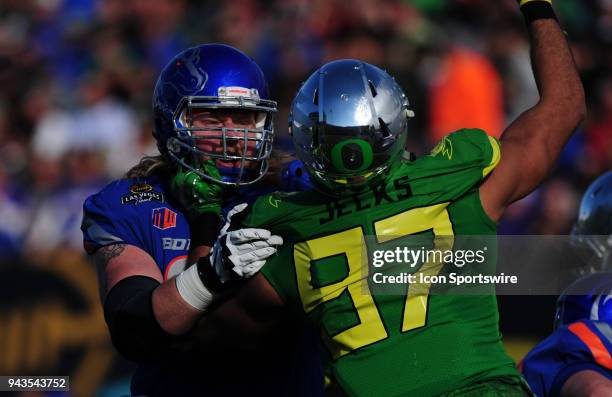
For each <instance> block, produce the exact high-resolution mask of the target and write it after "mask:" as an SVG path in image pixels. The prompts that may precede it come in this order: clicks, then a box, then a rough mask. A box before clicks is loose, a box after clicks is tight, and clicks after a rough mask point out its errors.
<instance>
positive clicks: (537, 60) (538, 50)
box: [480, 0, 586, 220]
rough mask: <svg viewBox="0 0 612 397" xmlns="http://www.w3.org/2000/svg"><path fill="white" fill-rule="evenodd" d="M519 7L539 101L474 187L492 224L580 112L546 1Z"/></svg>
mask: <svg viewBox="0 0 612 397" xmlns="http://www.w3.org/2000/svg"><path fill="white" fill-rule="evenodd" d="M521 4H522V5H521V11H522V12H523V15H524V16H525V19H526V21H527V27H528V30H529V37H530V42H531V59H532V67H533V71H534V75H535V80H536V83H537V85H538V90H539V93H540V100H539V102H538V103H537V104H536V105H535V106H533V107H532V108H530V109H528V110H527V111H526V112H524V113H523V114H521V115H520V116H519V117H518V118H517V119H516V120H514V122H513V123H512V124H510V125H509V126H508V127H507V128H506V130H505V131H504V133H503V135H502V137H501V146H502V156H501V161H500V163H499V165H498V166H497V168H496V169H495V170H494V171H493V172H492V173H491V175H490V176H489V178H488V179H487V180H486V181H485V182H484V183H483V184H482V186H481V188H480V198H481V201H482V205H483V207H484V209H485V211H486V213H487V214H488V215H489V217H491V219H493V220H498V219H499V218H500V217H501V215H502V213H503V211H504V210H505V209H506V207H507V206H508V205H510V204H511V203H512V202H514V201H516V200H518V199H520V198H522V197H524V196H526V195H527V194H529V193H530V192H532V191H533V190H534V189H535V188H536V187H537V186H538V185H539V184H540V183H541V182H542V180H543V179H544V178H545V177H546V176H547V175H548V173H549V172H550V171H551V169H552V167H553V165H554V164H555V162H556V160H557V158H558V157H559V154H560V153H561V150H562V149H563V146H564V145H565V143H566V142H567V140H568V139H569V137H570V136H571V134H572V133H573V132H574V130H575V129H576V127H577V126H578V124H579V123H580V122H581V121H582V119H583V118H584V116H585V113H586V107H585V100H584V90H583V88H582V83H581V82H580V78H579V76H578V72H577V70H576V65H575V64H574V60H573V58H572V54H571V51H570V48H569V46H568V43H567V40H566V38H565V35H564V33H563V31H562V30H561V28H560V27H559V24H558V22H557V20H556V19H555V18H554V12H553V10H552V7H551V5H550V2H549V1H545V0H529V1H525V0H523V1H521Z"/></svg>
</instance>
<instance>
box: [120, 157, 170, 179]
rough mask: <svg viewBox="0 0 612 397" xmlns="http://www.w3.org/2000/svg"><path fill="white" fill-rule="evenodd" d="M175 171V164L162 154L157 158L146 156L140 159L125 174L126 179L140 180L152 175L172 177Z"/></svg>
mask: <svg viewBox="0 0 612 397" xmlns="http://www.w3.org/2000/svg"><path fill="white" fill-rule="evenodd" d="M174 170H175V166H174V164H172V163H171V162H170V161H168V159H167V158H166V157H164V156H163V155H161V154H158V155H157V156H145V157H143V158H141V159H140V161H139V162H138V164H136V165H135V166H133V167H132V168H130V169H129V170H128V172H126V173H125V178H128V179H139V178H146V177H149V176H152V175H160V174H162V175H170V174H172V173H173V171H174Z"/></svg>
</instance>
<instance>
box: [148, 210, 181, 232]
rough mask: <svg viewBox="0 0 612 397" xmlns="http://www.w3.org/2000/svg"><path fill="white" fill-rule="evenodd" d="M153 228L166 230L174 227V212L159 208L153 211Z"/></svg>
mask: <svg viewBox="0 0 612 397" xmlns="http://www.w3.org/2000/svg"><path fill="white" fill-rule="evenodd" d="M153 226H155V227H156V228H158V229H161V230H166V229H170V228H173V227H176V212H174V211H171V210H169V209H168V208H165V207H161V208H155V209H154V210H153Z"/></svg>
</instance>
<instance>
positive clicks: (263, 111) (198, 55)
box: [153, 44, 276, 186]
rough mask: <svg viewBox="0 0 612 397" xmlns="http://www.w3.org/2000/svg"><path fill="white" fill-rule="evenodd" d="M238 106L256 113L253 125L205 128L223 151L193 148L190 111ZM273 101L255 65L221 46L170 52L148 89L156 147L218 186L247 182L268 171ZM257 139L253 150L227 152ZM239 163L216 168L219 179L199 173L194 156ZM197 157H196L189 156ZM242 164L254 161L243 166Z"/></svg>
mask: <svg viewBox="0 0 612 397" xmlns="http://www.w3.org/2000/svg"><path fill="white" fill-rule="evenodd" d="M198 108H206V109H237V110H252V111H256V112H258V115H259V117H258V120H257V125H256V128H255V129H246V128H224V127H207V128H205V129H204V130H206V131H211V130H212V131H213V132H216V135H209V136H208V137H207V138H208V139H210V138H214V139H218V140H219V141H220V142H221V145H222V147H223V150H222V151H214V152H206V151H203V150H200V149H198V148H197V145H196V139H198V138H199V137H198V136H194V134H193V133H194V132H196V131H198V130H203V128H199V129H198V128H194V127H193V126H192V125H191V123H190V120H191V115H192V112H193V110H194V109H198ZM274 112H276V102H274V101H271V100H270V99H269V96H268V86H267V84H266V80H265V78H264V74H263V72H262V71H261V69H260V68H259V66H258V65H257V64H256V63H255V61H253V59H251V58H249V57H248V56H247V55H245V54H244V53H242V52H241V51H238V50H237V49H235V48H233V47H230V46H227V45H223V44H203V45H198V46H196V47H192V48H188V49H187V50H185V51H183V52H181V53H180V54H178V55H177V56H175V57H174V58H173V59H172V60H170V62H169V63H168V64H167V65H166V66H165V67H164V69H163V70H162V71H161V73H160V75H159V78H158V79H157V83H156V84H155V90H154V93H153V116H154V120H155V126H154V131H153V135H154V136H155V139H156V140H157V146H158V148H159V151H160V152H161V153H162V154H163V155H166V156H168V157H169V158H170V160H171V161H173V162H175V163H178V164H181V165H182V166H184V167H186V168H188V169H190V170H192V171H194V172H196V173H198V174H200V175H201V176H202V177H203V178H206V179H208V180H212V181H214V182H217V183H221V184H228V185H229V184H231V185H238V186H240V185H248V184H251V183H253V182H255V181H257V180H259V179H260V178H261V177H262V176H263V175H264V174H265V172H266V171H267V168H268V163H267V160H268V158H269V157H270V152H271V151H272V139H273V135H274V132H273V117H272V116H273V113H274ZM237 141H238V142H244V144H245V145H244V146H245V147H246V143H247V141H256V143H255V151H254V153H247V152H246V151H244V152H243V153H242V154H239V153H238V154H237V153H231V152H230V151H228V149H227V148H228V147H230V146H232V144H235V143H236V142H237ZM203 156H204V157H208V158H212V159H217V160H222V161H230V162H240V164H241V165H240V166H239V167H238V170H235V169H232V170H227V172H226V173H225V172H224V170H222V169H220V170H219V171H220V173H221V177H222V179H217V178H215V177H212V176H210V175H207V174H204V173H203V172H202V171H201V169H200V167H199V164H198V160H197V159H198V158H201V157H203ZM194 159H196V160H194ZM245 164H250V165H253V164H254V167H253V166H252V167H250V169H246V167H245Z"/></svg>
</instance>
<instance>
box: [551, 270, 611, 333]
mask: <svg viewBox="0 0 612 397" xmlns="http://www.w3.org/2000/svg"><path fill="white" fill-rule="evenodd" d="M581 319H590V320H594V321H606V322H608V323H610V324H612V272H603V273H594V274H589V275H588V276H585V277H582V278H580V279H578V280H577V281H575V282H574V283H572V284H571V285H570V286H569V287H568V288H567V289H566V290H565V291H564V292H563V294H561V296H559V299H557V312H556V314H555V329H557V328H558V327H561V326H563V325H568V324H571V323H573V322H576V321H578V320H581Z"/></svg>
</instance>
